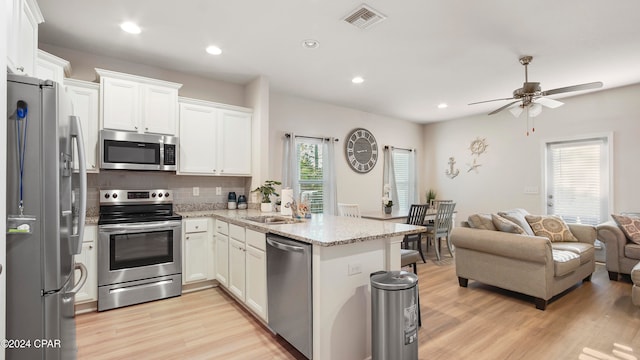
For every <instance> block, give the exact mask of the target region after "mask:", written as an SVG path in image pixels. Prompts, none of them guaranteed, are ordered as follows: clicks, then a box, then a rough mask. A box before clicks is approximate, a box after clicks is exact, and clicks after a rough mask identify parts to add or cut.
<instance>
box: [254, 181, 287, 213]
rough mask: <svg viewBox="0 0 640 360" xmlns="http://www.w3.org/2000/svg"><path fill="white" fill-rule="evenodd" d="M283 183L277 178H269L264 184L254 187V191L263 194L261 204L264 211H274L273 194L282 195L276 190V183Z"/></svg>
mask: <svg viewBox="0 0 640 360" xmlns="http://www.w3.org/2000/svg"><path fill="white" fill-rule="evenodd" d="M281 184H282V183H281V182H279V181H275V180H267V181H265V182H264V184H263V185H261V186H258V187H257V188H255V189H253V190H252V192H259V193H260V194H261V195H262V203H261V204H260V210H262V211H264V212H270V211H272V209H273V207H272V205H271V195H275V196H280V194H278V193H277V192H276V188H275V185H281Z"/></svg>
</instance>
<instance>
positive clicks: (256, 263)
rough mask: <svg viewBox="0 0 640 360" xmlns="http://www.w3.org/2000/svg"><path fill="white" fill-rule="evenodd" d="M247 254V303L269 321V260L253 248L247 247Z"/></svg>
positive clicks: (261, 252) (261, 251) (262, 252)
mask: <svg viewBox="0 0 640 360" xmlns="http://www.w3.org/2000/svg"><path fill="white" fill-rule="evenodd" d="M263 236H264V235H263ZM246 254H247V256H246V261H247V267H246V272H247V273H246V276H247V286H246V290H247V291H246V294H247V302H246V303H247V306H248V307H249V308H250V309H251V310H253V311H254V312H255V313H256V314H257V315H258V316H260V317H261V318H262V319H264V320H267V258H266V256H265V252H264V251H263V250H260V249H256V248H254V247H253V246H247V251H246Z"/></svg>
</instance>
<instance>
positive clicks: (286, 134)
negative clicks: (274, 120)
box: [284, 133, 338, 141]
mask: <svg viewBox="0 0 640 360" xmlns="http://www.w3.org/2000/svg"><path fill="white" fill-rule="evenodd" d="M284 136H286V137H288V138H289V137H291V133H285V134H284ZM295 137H300V138H305V139H318V140H331V138H328V137H319V136H304V135H295ZM333 141H338V138H335V139H333Z"/></svg>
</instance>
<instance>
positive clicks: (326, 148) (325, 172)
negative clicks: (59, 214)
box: [322, 138, 338, 215]
mask: <svg viewBox="0 0 640 360" xmlns="http://www.w3.org/2000/svg"><path fill="white" fill-rule="evenodd" d="M335 144H336V140H335V138H325V139H323V140H322V152H323V156H324V159H323V161H322V166H323V169H322V176H323V179H322V180H323V188H324V189H323V192H324V196H323V198H324V199H323V201H324V203H323V204H322V210H323V211H322V212H323V213H324V214H328V215H337V214H338V200H337V199H338V190H337V188H336V165H335V164H336V155H335V153H336V151H335V147H336V145H335Z"/></svg>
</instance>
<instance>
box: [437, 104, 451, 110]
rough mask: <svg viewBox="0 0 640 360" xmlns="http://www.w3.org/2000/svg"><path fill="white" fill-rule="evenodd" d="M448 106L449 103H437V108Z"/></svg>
mask: <svg viewBox="0 0 640 360" xmlns="http://www.w3.org/2000/svg"><path fill="white" fill-rule="evenodd" d="M448 107H449V105H447V104H446V103H440V104H438V109H446V108H448Z"/></svg>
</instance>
